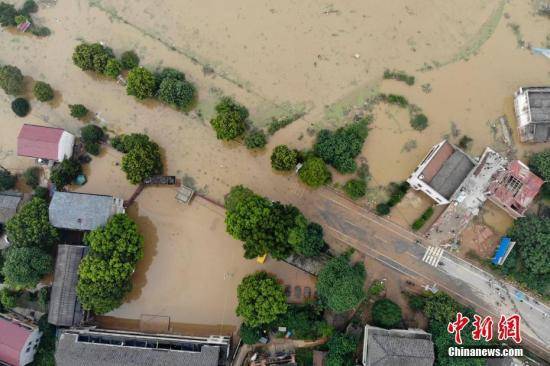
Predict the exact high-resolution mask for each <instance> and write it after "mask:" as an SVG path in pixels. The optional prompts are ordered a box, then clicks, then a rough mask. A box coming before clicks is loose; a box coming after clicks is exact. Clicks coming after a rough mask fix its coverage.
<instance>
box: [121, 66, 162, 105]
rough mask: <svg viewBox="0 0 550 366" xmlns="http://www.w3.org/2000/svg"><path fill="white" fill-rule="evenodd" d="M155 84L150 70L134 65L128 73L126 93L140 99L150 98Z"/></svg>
mask: <svg viewBox="0 0 550 366" xmlns="http://www.w3.org/2000/svg"><path fill="white" fill-rule="evenodd" d="M156 85H157V83H156V80H155V77H154V76H153V74H152V73H151V71H149V70H147V69H145V68H143V67H136V68H135V69H132V70H130V72H129V73H128V83H127V84H126V93H128V95H133V96H134V97H136V98H137V99H141V100H142V99H147V98H151V97H153V96H154V95H155V92H156Z"/></svg>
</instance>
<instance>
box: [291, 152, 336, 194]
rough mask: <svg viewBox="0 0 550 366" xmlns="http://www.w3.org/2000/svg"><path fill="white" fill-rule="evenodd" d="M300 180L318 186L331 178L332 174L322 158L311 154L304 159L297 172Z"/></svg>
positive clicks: (311, 185)
mask: <svg viewBox="0 0 550 366" xmlns="http://www.w3.org/2000/svg"><path fill="white" fill-rule="evenodd" d="M298 176H299V177H300V180H301V181H302V182H304V183H305V184H307V185H308V186H310V187H314V188H317V187H320V186H322V185H325V184H327V183H328V182H330V181H331V180H332V174H330V171H329V170H328V168H327V165H326V164H325V162H324V161H323V159H321V158H318V157H316V156H311V157H308V158H307V159H306V161H305V162H304V165H303V166H302V167H301V168H300V170H299V172H298Z"/></svg>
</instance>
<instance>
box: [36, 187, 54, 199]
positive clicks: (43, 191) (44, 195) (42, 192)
mask: <svg viewBox="0 0 550 366" xmlns="http://www.w3.org/2000/svg"><path fill="white" fill-rule="evenodd" d="M33 197H37V198H40V199H42V200H44V201H47V200H48V199H49V198H50V193H49V192H48V188H46V187H36V188H35V189H34V193H33Z"/></svg>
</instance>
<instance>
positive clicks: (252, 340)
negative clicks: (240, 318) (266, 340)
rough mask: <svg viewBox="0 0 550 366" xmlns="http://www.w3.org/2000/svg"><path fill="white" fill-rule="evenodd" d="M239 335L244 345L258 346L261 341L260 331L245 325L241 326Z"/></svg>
mask: <svg viewBox="0 0 550 366" xmlns="http://www.w3.org/2000/svg"><path fill="white" fill-rule="evenodd" d="M239 335H240V336H241V339H242V341H243V343H244V344H256V343H258V341H259V340H260V331H259V330H258V329H257V328H252V327H250V326H248V325H246V324H244V323H243V324H242V325H241V329H239Z"/></svg>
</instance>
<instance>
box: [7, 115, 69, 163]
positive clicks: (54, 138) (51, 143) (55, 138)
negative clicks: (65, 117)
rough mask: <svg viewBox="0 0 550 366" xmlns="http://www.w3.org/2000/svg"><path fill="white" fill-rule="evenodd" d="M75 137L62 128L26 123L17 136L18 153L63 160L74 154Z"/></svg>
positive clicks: (32, 156)
mask: <svg viewBox="0 0 550 366" xmlns="http://www.w3.org/2000/svg"><path fill="white" fill-rule="evenodd" d="M74 142H75V137H74V135H72V134H70V133H68V132H67V131H65V130H63V129H61V128H53V127H44V126H35V125H28V124H24V125H23V127H22V128H21V131H20V132H19V136H18V137H17V155H19V156H28V157H31V158H39V159H45V160H52V161H63V160H64V159H69V158H70V157H71V156H72V155H73V147H74Z"/></svg>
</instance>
